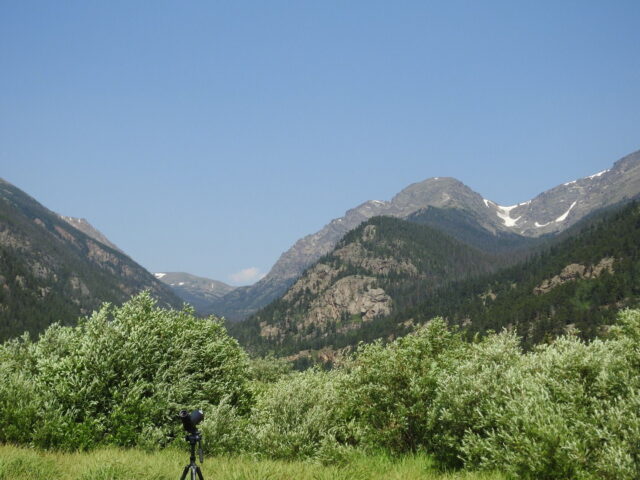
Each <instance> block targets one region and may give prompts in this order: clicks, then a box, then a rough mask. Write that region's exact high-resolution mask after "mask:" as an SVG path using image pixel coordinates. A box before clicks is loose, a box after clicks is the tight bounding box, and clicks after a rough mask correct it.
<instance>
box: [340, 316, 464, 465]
mask: <svg viewBox="0 0 640 480" xmlns="http://www.w3.org/2000/svg"><path fill="white" fill-rule="evenodd" d="M467 348H468V347H467V345H466V344H465V343H464V342H463V341H462V339H461V337H460V336H459V335H458V334H457V333H452V332H451V331H450V330H449V329H448V328H447V326H446V323H445V322H444V320H442V319H435V320H432V321H431V322H429V323H428V324H427V325H426V326H425V327H423V328H422V329H420V330H418V331H417V332H416V333H415V334H413V335H409V336H406V337H404V338H400V339H398V340H396V341H394V342H393V343H391V344H389V345H387V346H384V345H382V344H381V343H379V342H378V343H373V344H370V345H364V346H361V348H360V349H359V350H358V352H357V356H356V358H355V359H354V361H353V363H352V364H351V365H350V366H349V374H348V376H347V377H346V378H345V381H344V382H343V384H342V385H341V392H342V393H343V395H342V397H343V399H344V400H343V401H344V406H345V407H344V408H345V413H344V415H345V416H346V417H347V418H349V419H352V420H353V421H354V422H355V425H356V428H357V437H358V440H359V442H360V444H361V445H363V446H365V447H367V448H372V449H378V448H387V449H390V450H391V451H393V452H398V453H399V452H405V451H415V450H416V449H418V448H419V447H420V446H422V445H424V444H425V442H427V441H428V438H429V437H430V434H431V430H432V428H433V411H432V404H433V401H434V398H435V393H436V387H437V383H438V378H439V376H440V375H441V374H442V371H443V370H447V369H448V368H450V365H451V364H452V363H455V362H456V359H457V358H459V357H460V356H461V355H462V354H463V352H464V351H465V350H466V349H467Z"/></svg>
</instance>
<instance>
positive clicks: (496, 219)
mask: <svg viewBox="0 0 640 480" xmlns="http://www.w3.org/2000/svg"><path fill="white" fill-rule="evenodd" d="M639 193H640V151H638V152H635V153H633V154H631V155H628V156H626V157H624V158H623V159H621V160H619V161H617V162H616V163H615V164H614V165H613V167H612V168H610V169H608V170H605V171H603V172H599V173H596V174H594V175H591V176H589V177H585V178H583V179H579V180H575V181H572V182H567V183H565V184H562V185H559V186H557V187H555V188H552V189H551V190H548V191H546V192H544V193H541V194H540V195H538V196H537V197H535V198H534V199H532V200H529V201H527V202H523V203H520V204H517V205H511V206H501V205H498V204H497V203H496V202H493V201H491V200H488V199H486V198H484V197H483V196H482V195H480V194H478V193H476V192H474V191H473V190H471V189H470V188H469V187H467V186H466V185H464V184H463V183H462V182H460V181H458V180H456V179H453V178H442V177H437V178H431V179H428V180H425V181H423V182H419V183H415V184H412V185H409V186H408V187H407V188H405V189H404V190H402V191H401V192H400V193H398V194H397V195H396V196H395V197H393V199H392V200H391V201H388V202H386V201H378V200H371V201H368V202H365V203H363V204H362V205H360V206H358V207H356V208H353V209H351V210H348V211H347V212H346V214H345V216H344V217H341V218H337V219H335V220H332V221H331V222H330V223H329V224H328V225H326V226H325V227H324V228H322V229H321V230H320V231H318V232H316V233H314V234H311V235H308V236H306V237H304V238H302V239H300V240H298V241H297V242H296V243H295V244H294V245H293V246H292V247H291V248H290V249H289V250H287V251H286V252H285V253H283V254H282V256H281V257H280V258H279V259H278V261H277V262H276V264H275V265H274V266H273V268H272V269H271V271H270V272H269V273H268V274H267V275H266V276H265V277H264V278H263V279H262V280H260V281H259V282H257V283H256V284H254V285H251V286H248V287H240V288H237V289H235V290H234V291H232V292H230V293H229V294H227V295H225V296H224V297H222V298H220V299H218V300H216V301H214V302H213V303H211V304H210V305H209V306H208V307H206V311H208V312H210V313H216V314H219V315H223V316H225V317H226V318H228V319H231V320H240V319H243V318H246V317H247V316H249V315H251V314H252V313H254V312H256V311H257V310H258V309H260V308H261V307H264V306H265V305H267V304H268V303H270V302H271V301H273V300H275V299H276V298H278V297H280V296H281V295H283V294H284V292H285V291H286V290H287V289H288V288H289V287H290V286H291V285H292V284H293V283H294V282H295V281H296V279H297V278H298V277H299V276H300V275H301V274H302V272H304V271H305V270H306V269H307V268H308V267H309V266H310V265H312V264H313V263H314V262H315V261H317V260H318V259H319V258H320V257H321V256H323V255H326V254H327V253H329V252H330V251H331V250H332V249H333V248H334V247H335V245H336V243H337V242H338V241H339V240H340V239H341V238H342V237H343V236H344V235H345V234H346V233H347V232H348V231H350V230H352V229H353V228H356V227H357V226H358V225H360V224H361V223H362V222H364V221H366V220H368V219H370V218H372V217H375V216H379V215H386V216H392V217H397V218H407V217H408V216H410V215H412V214H416V212H418V211H420V210H425V209H428V208H429V207H435V208H438V209H452V210H456V211H460V212H465V215H467V217H468V219H469V220H472V221H473V223H474V224H475V225H476V226H477V227H480V228H481V229H482V230H484V234H483V235H485V236H486V235H487V234H491V235H503V234H506V235H507V236H508V235H519V236H523V237H530V238H538V237H541V236H544V235H553V234H556V233H558V232H561V231H563V230H565V229H567V228H569V227H570V226H572V225H574V224H575V223H576V222H578V221H579V220H580V219H582V218H584V217H585V216H587V215H589V214H591V213H592V212H594V211H596V210H598V209H601V208H603V207H607V206H610V205H615V204H618V203H621V202H625V201H628V200H630V199H632V198H634V197H636V196H637V195H638V194H639ZM444 220H445V222H448V221H449V220H447V219H444ZM428 224H429V225H431V226H433V227H437V225H436V224H437V219H431V220H430V221H429V222H428ZM474 228H475V227H474ZM504 238H507V237H504Z"/></svg>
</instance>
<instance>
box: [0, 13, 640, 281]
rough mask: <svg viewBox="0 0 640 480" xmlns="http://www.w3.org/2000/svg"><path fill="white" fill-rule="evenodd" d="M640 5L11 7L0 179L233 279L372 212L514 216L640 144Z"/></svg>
mask: <svg viewBox="0 0 640 480" xmlns="http://www.w3.org/2000/svg"><path fill="white" fill-rule="evenodd" d="M639 20H640V3H638V2H635V1H618V2H615V3H612V2H595V1H585V2H580V3H569V2H551V1H543V2H535V3H534V2H532V3H531V4H529V5H524V4H522V3H521V2H519V3H518V4H516V3H514V2H501V1H492V2H482V3H479V2H471V1H453V2H418V1H409V2H402V4H398V3H397V2H379V1H373V2H349V3H348V4H343V3H340V2H312V1H302V2H296V3H291V2H284V1H275V2H268V3H265V2H256V1H253V2H250V1H247V2H228V3H221V2H216V3H215V4H214V3H211V2H204V1H203V2H155V3H153V4H151V3H147V2H136V3H134V2H119V1H116V2H107V3H97V2H96V3H90V2H80V1H74V2H65V3H64V4H60V3H59V2H40V1H33V2H32V1H27V2H11V3H10V2H4V3H3V4H2V5H0V65H1V66H2V71H3V75H2V76H0V145H1V147H0V165H1V166H2V170H1V172H0V176H1V177H3V178H5V179H6V180H7V181H9V182H11V183H13V184H14V185H16V186H17V187H19V188H21V189H23V190H24V191H25V192H27V193H28V194H29V195H32V196H33V197H35V198H36V199H37V200H38V201H40V202H41V203H43V204H44V205H45V206H46V207H48V208H50V209H52V210H54V211H56V212H59V213H61V214H64V215H69V216H75V217H84V218H86V219H88V220H89V221H90V222H91V223H92V224H93V225H94V226H95V227H96V228H98V229H99V230H100V231H102V232H103V233H104V234H105V235H106V236H107V237H108V238H109V239H110V240H111V241H113V242H114V243H115V244H117V245H118V246H119V247H120V248H122V249H123V250H124V251H125V252H126V253H127V254H128V255H130V256H131V257H132V258H133V259H134V260H136V261H137V262H139V263H141V264H142V265H143V266H144V267H145V268H147V269H149V270H150V271H152V272H162V271H185V272H189V273H193V274H195V275H200V276H204V277H209V278H214V279H217V280H221V281H224V282H227V283H231V284H246V283H251V282H253V281H255V280H257V279H258V278H259V277H260V276H261V275H264V274H265V273H266V272H267V271H268V270H269V269H270V268H271V266H272V265H273V263H275V261H276V260H277V259H278V257H279V255H280V254H281V253H282V252H284V251H285V250H286V249H288V248H289V247H290V246H291V245H292V244H293V243H294V242H295V241H296V240H297V239H299V238H301V237H303V236H305V235H307V234H309V233H312V232H315V231H317V230H318V229H320V228H321V227H322V226H323V225H325V224H326V223H328V222H329V221H330V220H331V219H333V218H336V217H340V216H342V215H343V214H344V212H345V210H347V209H349V208H352V207H354V206H356V205H358V204H360V203H362V202H364V201H366V200H372V199H377V200H389V199H391V198H392V197H393V195H395V194H396V193H397V192H399V191H400V190H401V189H403V188H404V187H406V186H407V185H409V184H411V183H415V182H418V181H422V180H424V179H426V178H429V177H438V176H451V177H455V178H457V179H459V180H461V181H462V182H464V183H465V184H467V185H468V186H469V187H471V188H472V189H474V190H476V191H477V192H479V193H481V194H482V195H483V196H485V197H486V198H489V199H491V200H493V201H496V202H498V203H500V204H502V205H512V204H515V203H519V202H522V201H525V200H529V199H530V198H532V197H534V196H535V195H537V194H538V193H540V192H542V191H544V190H547V189H549V188H551V187H553V186H555V185H558V184H561V183H563V182H568V181H571V180H574V179H576V178H581V177H585V176H588V175H591V174H594V173H596V172H599V171H602V170H604V169H607V168H609V167H610V166H611V164H612V163H613V162H614V161H616V160H618V159H619V158H620V157H622V156H624V155H626V154H628V153H631V152H632V151H634V150H637V149H639V148H640V135H639V133H640V132H639V130H638V125H640V62H638V61H637V60H638V58H640V31H639V30H638V29H637V24H638V21H639Z"/></svg>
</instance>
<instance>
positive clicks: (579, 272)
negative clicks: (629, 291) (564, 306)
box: [533, 257, 615, 295]
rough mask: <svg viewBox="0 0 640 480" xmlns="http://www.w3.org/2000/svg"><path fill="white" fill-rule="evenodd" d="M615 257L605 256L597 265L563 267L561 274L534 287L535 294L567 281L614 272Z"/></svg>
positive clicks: (574, 264) (547, 290) (541, 293)
mask: <svg viewBox="0 0 640 480" xmlns="http://www.w3.org/2000/svg"><path fill="white" fill-rule="evenodd" d="M614 262H615V259H614V258H611V257H605V258H603V259H602V260H600V261H599V262H598V263H597V264H596V265H592V266H585V265H581V264H579V263H572V264H570V265H567V266H566V267H564V268H563V269H562V271H561V272H560V274H558V275H555V276H554V277H552V278H549V279H546V280H544V281H543V282H542V283H541V284H540V285H538V286H537V287H535V288H534V289H533V294H534V295H543V294H545V293H549V292H550V291H551V290H553V289H554V288H556V287H559V286H560V285H563V284H565V283H567V282H573V281H576V280H580V279H584V278H586V279H589V278H598V277H599V276H600V275H602V274H603V273H604V272H608V273H614V270H613V264H614Z"/></svg>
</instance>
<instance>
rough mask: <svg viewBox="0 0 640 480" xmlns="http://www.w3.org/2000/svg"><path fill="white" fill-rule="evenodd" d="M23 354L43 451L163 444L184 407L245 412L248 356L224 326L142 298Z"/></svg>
mask: <svg viewBox="0 0 640 480" xmlns="http://www.w3.org/2000/svg"><path fill="white" fill-rule="evenodd" d="M12 348H13V349H14V350H15V351H17V347H12ZM24 348H26V347H23V350H24ZM5 350H6V347H5ZM29 352H30V356H29V357H28V361H27V362H25V363H26V365H28V367H27V368H26V369H25V375H29V376H30V380H31V381H32V382H33V385H34V388H35V389H36V391H37V392H39V394H38V395H36V396H35V397H32V398H33V399H32V403H31V404H32V405H36V406H37V407H38V410H39V411H40V415H41V418H40V419H39V421H36V422H34V425H35V429H34V431H33V433H32V438H31V439H30V440H31V441H33V442H34V443H35V444H36V445H38V446H42V447H56V448H71V449H75V448H91V447H94V446H95V445H98V444H114V445H121V446H131V445H137V444H146V445H149V443H150V442H149V439H150V438H151V439H153V440H154V441H155V442H157V444H166V443H167V442H168V441H169V440H170V438H171V437H172V436H175V435H176V434H178V433H180V434H181V424H180V422H178V421H177V419H176V414H177V412H178V411H179V410H180V409H182V408H189V409H191V408H196V407H200V408H204V409H205V410H206V409H208V408H209V407H211V406H213V405H217V404H218V403H219V402H220V401H221V400H222V399H223V398H227V399H228V402H229V403H230V404H231V405H233V406H234V407H235V408H237V409H239V410H240V411H245V412H246V411H247V410H248V408H249V405H250V403H249V402H250V396H249V388H248V360H247V357H246V355H245V353H244V352H243V351H242V350H241V348H240V347H239V346H238V344H237V342H236V341H235V340H234V339H232V338H230V337H229V336H228V335H227V333H226V331H225V330H224V328H223V326H222V324H221V323H220V322H219V321H217V320H212V319H199V318H196V317H195V316H194V315H193V311H191V310H188V309H185V310H183V311H175V310H165V309H162V308H158V307H157V306H156V304H155V301H154V300H153V299H152V298H151V296H150V295H149V294H148V293H142V294H140V295H138V296H136V297H134V298H132V299H131V300H130V301H129V302H127V303H125V304H124V305H123V306H122V307H119V308H115V307H112V306H110V305H105V306H103V308H102V309H101V310H100V311H98V312H96V313H94V314H93V315H92V316H91V317H90V318H88V319H84V320H81V321H80V323H79V324H78V326H77V327H61V326H58V325H53V326H51V327H50V328H48V329H47V330H46V331H45V332H44V334H43V335H42V336H41V337H40V339H39V340H38V341H37V342H35V343H34V344H33V345H32V346H31V347H30V348H29ZM3 363H4V365H7V362H6V361H5V362H3ZM5 368H6V367H5ZM19 380H20V378H19V377H16V378H14V382H19ZM16 391H17V390H16ZM0 404H2V401H0ZM3 415H5V414H3ZM4 418H6V417H4ZM0 424H2V420H0ZM22 440H24V439H22ZM152 443H153V442H152Z"/></svg>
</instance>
